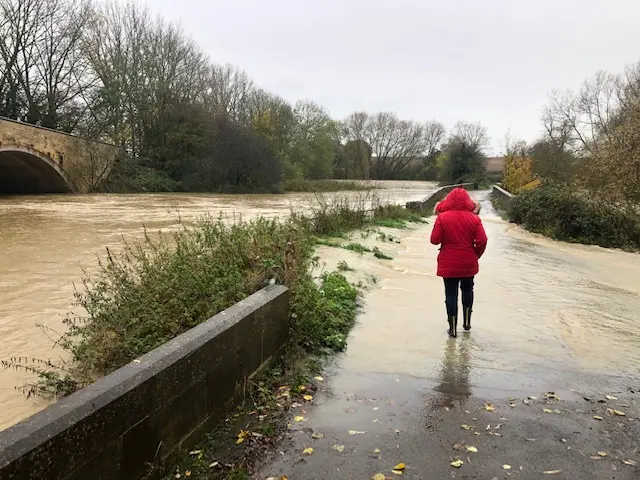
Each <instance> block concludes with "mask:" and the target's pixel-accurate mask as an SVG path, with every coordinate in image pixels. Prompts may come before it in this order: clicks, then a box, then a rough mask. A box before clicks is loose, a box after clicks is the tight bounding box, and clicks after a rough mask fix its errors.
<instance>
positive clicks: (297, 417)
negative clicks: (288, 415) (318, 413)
mask: <svg viewBox="0 0 640 480" xmlns="http://www.w3.org/2000/svg"><path fill="white" fill-rule="evenodd" d="M293 419H294V420H295V421H296V422H304V421H305V420H306V418H304V417H303V416H301V415H296V416H295V417H293Z"/></svg>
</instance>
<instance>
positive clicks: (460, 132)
mask: <svg viewBox="0 0 640 480" xmlns="http://www.w3.org/2000/svg"><path fill="white" fill-rule="evenodd" d="M451 138H452V140H457V141H460V142H462V143H464V144H465V145H467V146H469V147H471V148H472V149H477V150H479V151H482V150H484V149H485V148H486V147H487V145H488V144H489V134H488V133H487V129H486V127H484V126H483V125H482V124H481V123H480V122H462V121H460V122H457V123H456V124H455V125H454V126H453V130H452V131H451Z"/></svg>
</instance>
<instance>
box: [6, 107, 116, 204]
mask: <svg viewBox="0 0 640 480" xmlns="http://www.w3.org/2000/svg"><path fill="white" fill-rule="evenodd" d="M117 155H118V147H116V146H115V145H110V144H108V143H102V142H97V141H94V140H88V139H85V138H81V137H76V136H74V135H70V134H67V133H64V132H60V131H56V130H50V129H47V128H42V127H36V126H34V125H30V124H26V123H22V122H17V121H14V120H9V119H7V118H2V117H0V195H2V194H31V193H87V192H90V191H91V190H93V189H94V188H95V187H96V186H97V185H98V184H99V183H100V182H101V181H103V180H104V179H105V178H106V176H107V175H108V173H109V171H110V170H111V167H112V166H113V164H114V162H115V161H116V158H117Z"/></svg>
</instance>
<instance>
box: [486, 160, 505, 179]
mask: <svg viewBox="0 0 640 480" xmlns="http://www.w3.org/2000/svg"><path fill="white" fill-rule="evenodd" d="M484 168H485V169H486V171H487V175H488V176H489V177H493V178H501V177H502V174H503V173H504V157H487V158H485V159H484Z"/></svg>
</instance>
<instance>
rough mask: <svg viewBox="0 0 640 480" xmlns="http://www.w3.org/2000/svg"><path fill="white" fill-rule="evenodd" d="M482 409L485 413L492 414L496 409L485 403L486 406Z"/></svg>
mask: <svg viewBox="0 0 640 480" xmlns="http://www.w3.org/2000/svg"><path fill="white" fill-rule="evenodd" d="M484 409H485V410H486V411H487V412H493V411H494V410H495V409H496V408H495V407H494V406H493V405H491V404H490V403H487V404H486V405H485V406H484Z"/></svg>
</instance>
